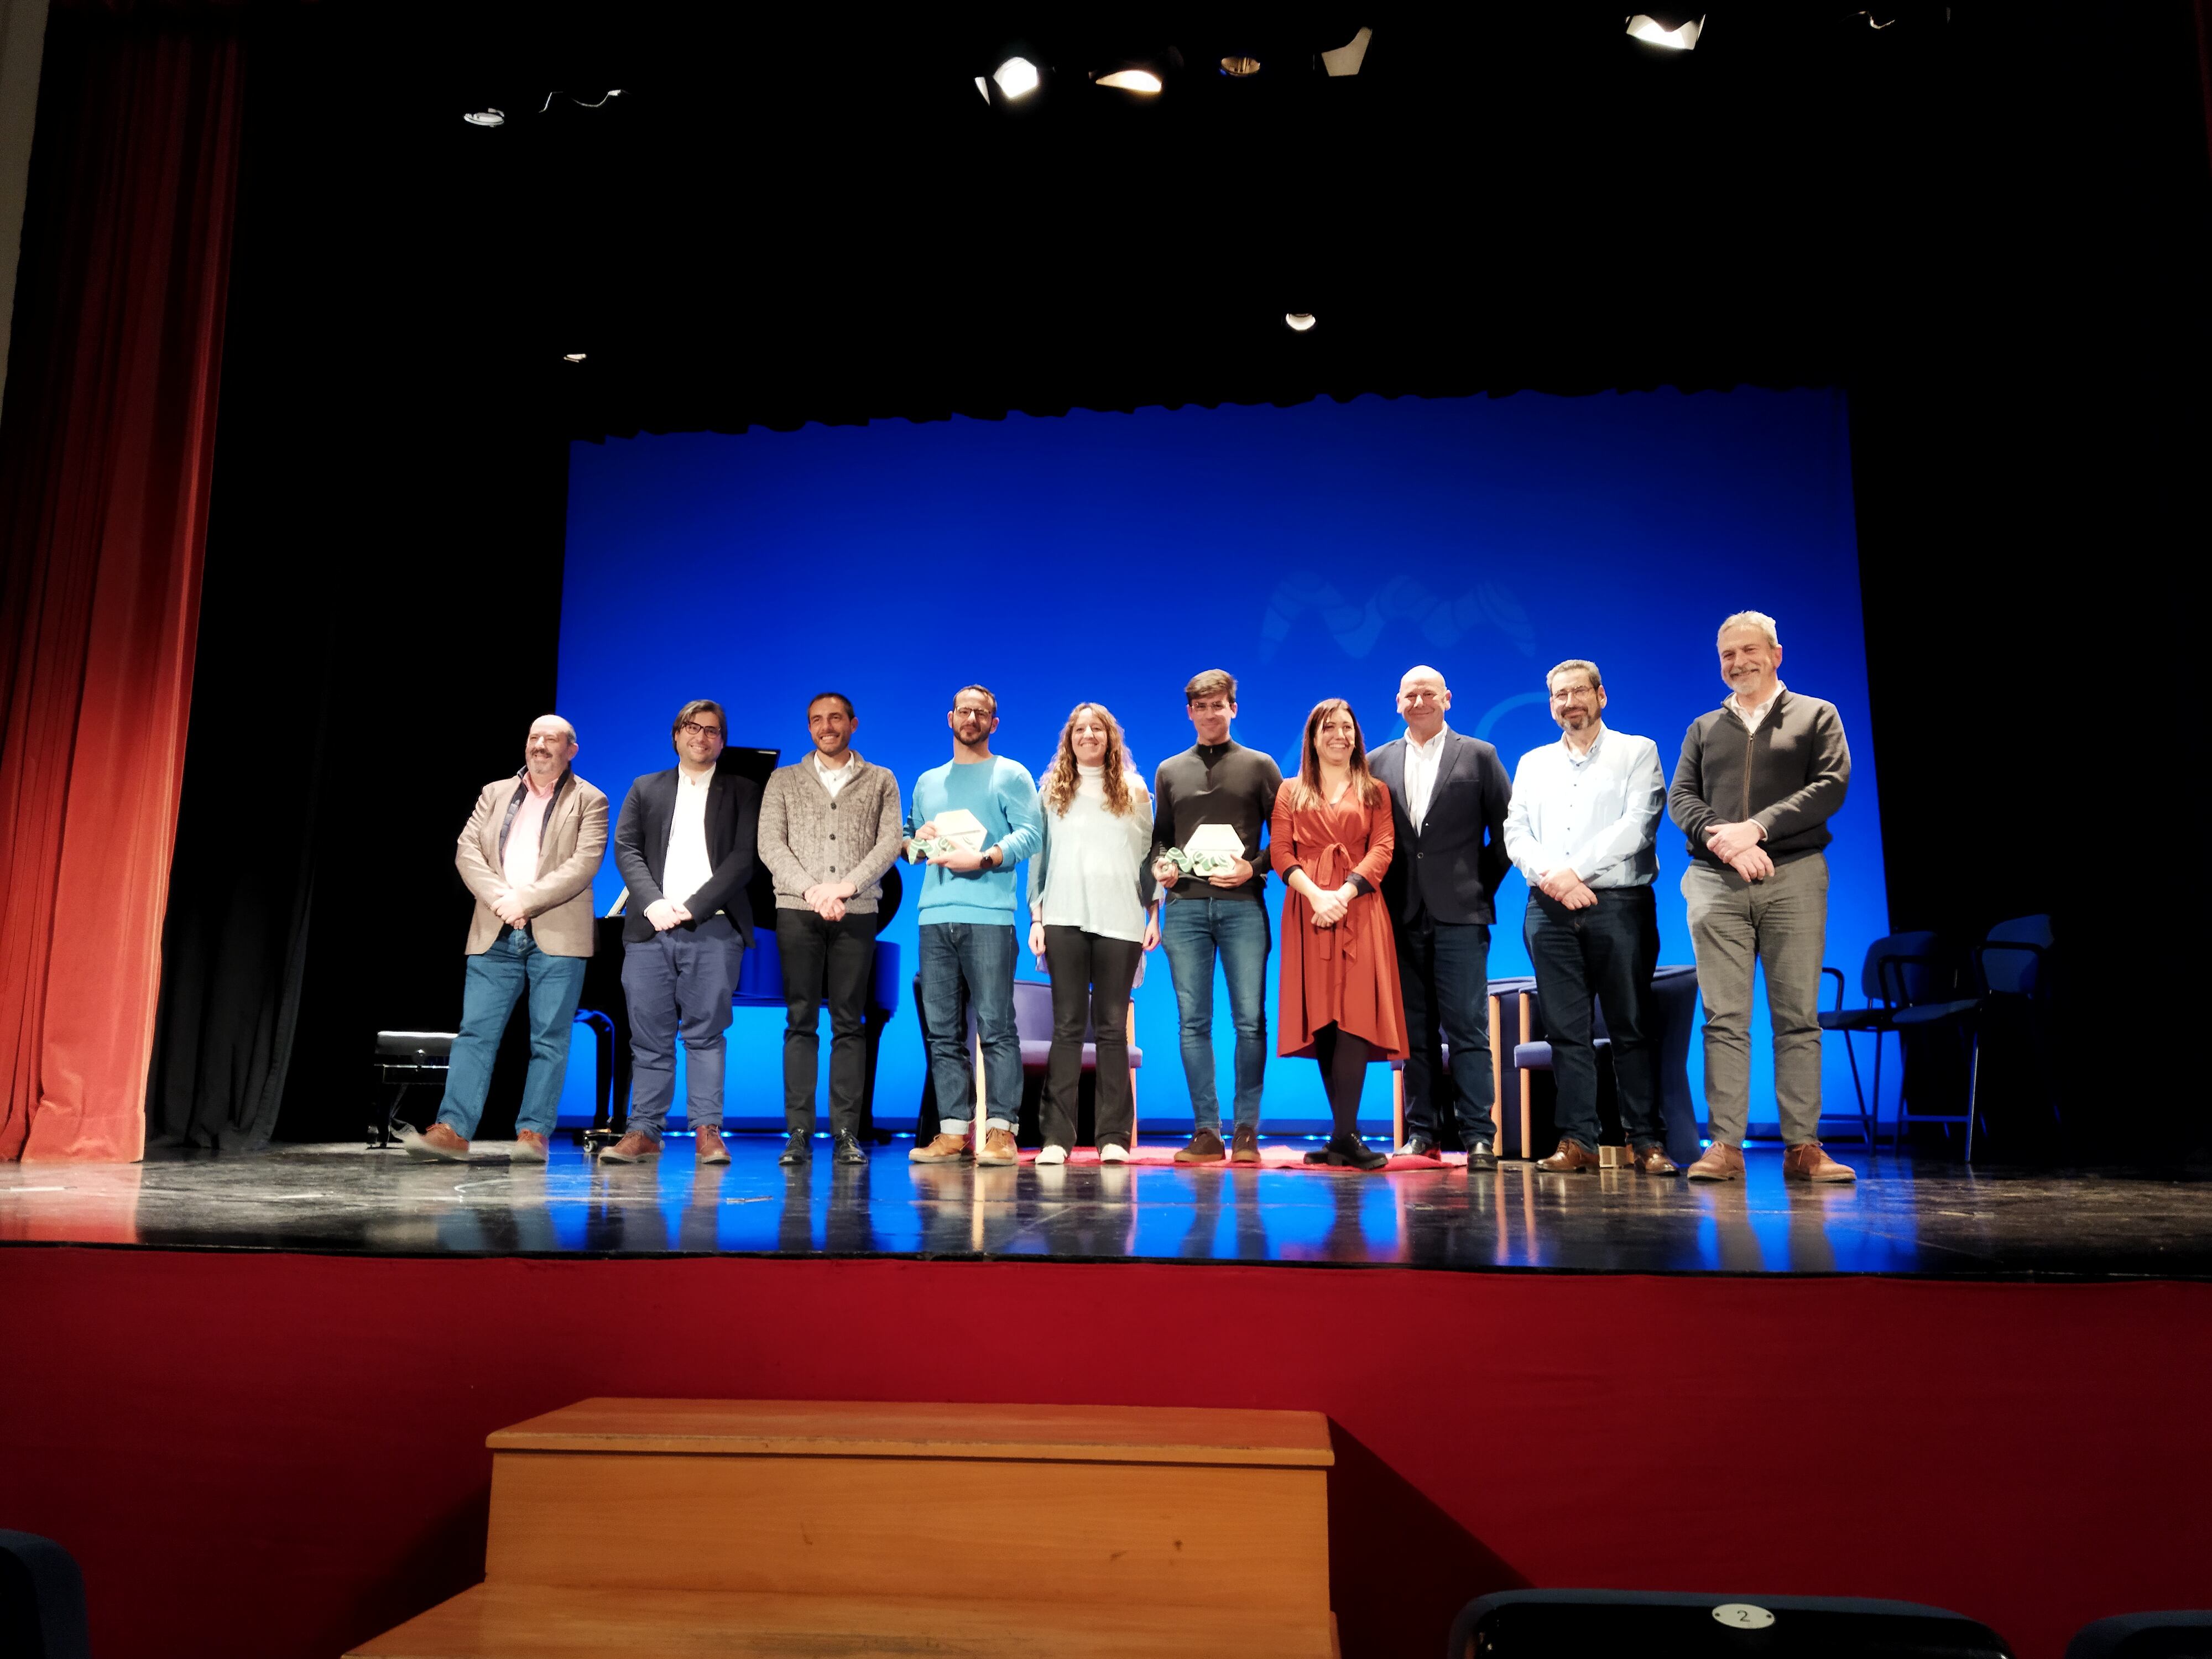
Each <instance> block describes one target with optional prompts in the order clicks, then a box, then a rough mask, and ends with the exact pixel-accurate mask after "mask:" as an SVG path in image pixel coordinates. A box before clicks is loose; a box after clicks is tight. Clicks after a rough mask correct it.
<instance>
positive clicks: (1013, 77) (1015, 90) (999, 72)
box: [991, 58, 1039, 98]
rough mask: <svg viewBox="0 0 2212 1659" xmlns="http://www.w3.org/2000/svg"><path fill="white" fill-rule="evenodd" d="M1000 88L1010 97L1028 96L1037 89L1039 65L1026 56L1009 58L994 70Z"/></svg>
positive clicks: (993, 77) (994, 77) (993, 73)
mask: <svg viewBox="0 0 2212 1659" xmlns="http://www.w3.org/2000/svg"><path fill="white" fill-rule="evenodd" d="M991 78H992V79H993V80H994V81H996V82H998V83H999V90H1000V92H1003V93H1005V94H1006V96H1007V97H1009V98H1026V97H1028V96H1029V95H1030V94H1031V93H1033V92H1035V91H1036V89H1037V81H1038V79H1039V76H1038V75H1037V66H1036V64H1032V63H1031V62H1030V60H1029V59H1028V58H1008V59H1006V62H1005V63H1003V64H1000V65H999V67H998V68H997V69H996V70H993V71H992V74H991Z"/></svg>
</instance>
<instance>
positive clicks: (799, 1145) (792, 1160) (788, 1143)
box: [776, 1129, 814, 1164]
mask: <svg viewBox="0 0 2212 1659" xmlns="http://www.w3.org/2000/svg"><path fill="white" fill-rule="evenodd" d="M813 1161H814V1147H813V1144H812V1140H811V1137H810V1135H809V1134H808V1133H807V1131H805V1129H793V1131H792V1132H791V1133H790V1134H789V1135H788V1136H787V1137H786V1138H785V1139H784V1143H783V1155H782V1156H781V1158H777V1159H776V1162H777V1163H779V1164H811V1163H812V1162H813Z"/></svg>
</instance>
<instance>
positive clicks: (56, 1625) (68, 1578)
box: [0, 1532, 92, 1659]
mask: <svg viewBox="0 0 2212 1659" xmlns="http://www.w3.org/2000/svg"><path fill="white" fill-rule="evenodd" d="M91 1651H92V1642H91V1638H90V1637H89V1635H88V1633H87V1628H86V1624H85V1613H84V1577H83V1575H82V1573H80V1572H78V1571H77V1569H76V1559H75V1558H74V1557H72V1556H71V1555H70V1553H69V1552H68V1551H67V1550H65V1549H64V1548H63V1547H61V1546H60V1545H59V1544H57V1543H55V1542H54V1541H53V1540H52V1539H51V1538H40V1537H38V1536H37V1535H36V1534H32V1533H27V1532H0V1653H4V1654H6V1655H8V1656H9V1659H87V1656H88V1655H89V1654H90V1653H91Z"/></svg>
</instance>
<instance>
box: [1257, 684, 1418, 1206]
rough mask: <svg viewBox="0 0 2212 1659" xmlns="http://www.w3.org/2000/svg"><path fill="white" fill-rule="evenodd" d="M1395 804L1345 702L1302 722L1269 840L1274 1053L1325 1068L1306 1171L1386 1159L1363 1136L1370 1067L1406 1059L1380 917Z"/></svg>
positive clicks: (1384, 920)
mask: <svg viewBox="0 0 2212 1659" xmlns="http://www.w3.org/2000/svg"><path fill="white" fill-rule="evenodd" d="M1394 839H1395V836H1394V833H1393V831H1392V829H1391V827H1390V796H1389V792H1388V791H1386V790H1385V789H1384V788H1383V786H1382V785H1381V784H1379V783H1377V782H1376V781H1375V776H1374V775H1373V774H1372V773H1370V771H1369V770H1368V769H1367V745H1366V744H1365V743H1364V742H1363V741H1362V740H1361V738H1360V735H1359V720H1358V717H1357V716H1356V715H1354V714H1352V705H1351V704H1350V703H1348V702H1345V700H1344V699H1343V698H1341V697H1331V698H1328V700H1327V701H1326V702H1320V703H1316V705H1315V706H1314V711H1313V713H1312V714H1309V715H1307V716H1306V736H1305V747H1304V751H1303V753H1302V755H1301V757H1300V759H1299V763H1298V775H1297V777H1296V778H1293V779H1290V780H1286V781H1285V783H1284V784H1283V787H1282V788H1281V790H1280V791H1279V793H1277V794H1276V796H1275V816H1274V819H1273V823H1272V824H1271V825H1270V827H1269V833H1268V840H1269V842H1271V843H1272V844H1273V850H1274V863H1275V873H1276V874H1277V875H1279V876H1280V877H1282V878H1283V880H1284V882H1285V884H1287V885H1288V886H1289V888H1290V894H1289V896H1287V897H1286V898H1285V899H1284V900H1283V955H1282V985H1281V995H1280V997H1279V1009H1278V1016H1277V1024H1278V1029H1279V1031H1280V1033H1281V1035H1280V1037H1279V1042H1278V1047H1277V1052H1279V1053H1280V1054H1285V1055H1297V1054H1311V1055H1312V1056H1313V1057H1314V1058H1315V1059H1316V1060H1318V1061H1319V1062H1320V1064H1321V1072H1322V1083H1323V1085H1325V1086H1326V1087H1327V1089H1328V1106H1329V1115H1330V1116H1331V1118H1332V1119H1333V1120H1334V1129H1335V1132H1334V1133H1333V1134H1331V1135H1330V1137H1329V1141H1328V1148H1327V1149H1326V1150H1325V1151H1322V1152H1308V1153H1307V1154H1306V1162H1307V1163H1309V1164H1342V1165H1349V1166H1351V1167H1352V1168H1354V1169H1360V1170H1379V1169H1381V1168H1382V1167H1383V1164H1387V1163H1388V1162H1389V1153H1387V1152H1374V1151H1371V1150H1370V1148H1369V1146H1368V1145H1367V1143H1366V1142H1365V1141H1364V1140H1362V1139H1360V1138H1359V1091H1360V1087H1361V1085H1363V1084H1364V1083H1365V1082H1366V1080H1367V1066H1368V1062H1369V1061H1370V1060H1372V1059H1374V1058H1376V1057H1377V1055H1378V1054H1379V1055H1381V1056H1383V1057H1387V1058H1391V1059H1395V1058H1398V1057H1400V1056H1401V1055H1403V1054H1405V1052H1406V1012H1405V1003H1404V1001H1403V1000H1401V996H1400V994H1399V990H1398V952H1397V948H1396V946H1395V944H1394V943H1393V942H1392V939H1391V937H1390V918H1389V915H1388V914H1387V913H1386V912H1385V910H1384V909H1383V899H1382V896H1381V895H1380V894H1379V893H1377V892H1376V888H1378V887H1379V886H1381V885H1382V883H1383V872H1384V871H1385V870H1388V869H1389V867H1390V852H1391V847H1392V843H1393V841H1394Z"/></svg>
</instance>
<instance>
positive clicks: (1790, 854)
mask: <svg viewBox="0 0 2212 1659" xmlns="http://www.w3.org/2000/svg"><path fill="white" fill-rule="evenodd" d="M1718 643H1719V649H1720V661H1721V678H1722V680H1723V682H1724V683H1725V684H1727V686H1728V688H1729V697H1728V700H1727V701H1726V702H1723V703H1722V705H1721V706H1720V707H1719V708H1717V709H1715V710H1714V711H1713V712H1712V713H1711V714H1705V715H1701V716H1700V717H1699V719H1698V720H1694V721H1692V723H1691V726H1690V729H1689V731H1688V732H1686V733H1685V734H1684V736H1683V738H1682V757H1681V759H1680V761H1679V762H1678V763H1676V764H1675V767H1674V787H1673V789H1672V790H1671V791H1670V792H1669V793H1668V800H1667V807H1668V815H1669V816H1670V817H1673V818H1674V823H1675V825H1676V827H1677V828H1679V829H1680V830H1681V831H1682V833H1683V834H1684V835H1685V836H1688V837H1689V843H1690V846H1689V851H1690V865H1689V868H1688V869H1686V870H1685V871H1684V872H1682V897H1683V898H1684V900H1685V901H1686V902H1687V903H1688V905H1689V921H1690V943H1691V945H1692V949H1693V950H1694V951H1696V954H1697V958H1698V994H1699V996H1700V997H1702V998H1703V999H1704V1000H1705V1113H1706V1119H1707V1133H1709V1134H1710V1135H1711V1142H1712V1144H1711V1146H1709V1147H1707V1148H1706V1150H1705V1156H1704V1157H1702V1158H1699V1159H1698V1161H1697V1162H1696V1163H1694V1164H1692V1165H1691V1166H1690V1168H1689V1171H1688V1173H1689V1176H1690V1179H1691V1180H1692V1181H1734V1180H1736V1179H1738V1178H1739V1177H1741V1176H1742V1174H1743V1136H1744V1128H1745V1126H1746V1123H1747V1121H1748V1119H1749V1116H1750V1093H1751V1087H1750V1079H1751V988H1752V975H1753V971H1754V970H1755V969H1757V968H1758V967H1759V964H1761V963H1764V964H1765V969H1766V1003H1767V1011H1768V1013H1769V1015H1770V1016H1771V1020H1772V1024H1773V1029H1774V1097H1775V1105H1776V1109H1777V1110H1778V1114H1779V1115H1780V1117H1781V1120H1782V1138H1783V1139H1784V1142H1785V1143H1787V1148H1788V1150H1787V1151H1786V1152H1784V1155H1783V1162H1782V1173H1783V1175H1784V1176H1785V1177H1786V1178H1788V1179H1790V1180H1793V1181H1855V1180H1857V1178H1858V1176H1857V1171H1855V1170H1852V1169H1851V1168H1850V1166H1849V1165H1847V1164H1838V1162H1836V1160H1835V1159H1833V1158H1830V1157H1829V1156H1828V1155H1827V1153H1826V1152H1825V1151H1823V1150H1822V1149H1821V1146H1820V958H1821V955H1822V953H1823V951H1824V948H1825V946H1826V943H1827V929H1828V860H1827V858H1826V854H1824V853H1823V852H1822V850H1821V849H1822V848H1825V847H1826V846H1827V844H1828V842H1829V840H1830V839H1831V837H1830V836H1829V834H1828V820H1829V818H1831V817H1833V816H1834V815H1835V813H1836V811H1837V810H1838V808H1839V807H1841V806H1842V805H1843V804H1844V790H1845V789H1846V788H1847V787H1849V785H1850V776H1851V751H1850V745H1849V744H1846V743H1845V742H1844V723H1843V720H1842V718H1841V717H1840V716H1838V714H1837V713H1836V708H1835V705H1834V704H1833V703H1827V702H1821V701H1820V699H1819V698H1818V697H1806V696H1799V695H1798V694H1797V693H1796V692H1794V691H1791V690H1790V689H1789V688H1788V687H1786V686H1784V684H1782V678H1781V669H1782V641H1781V638H1780V636H1779V635H1778V634H1777V632H1776V630H1775V626H1774V618H1773V617H1769V616H1766V615H1765V614H1763V613H1762V612H1759V611H1738V612H1736V614H1735V616H1733V617H1729V619H1728V620H1727V621H1726V622H1724V623H1722V624H1721V630H1720V638H1719V641H1718Z"/></svg>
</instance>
